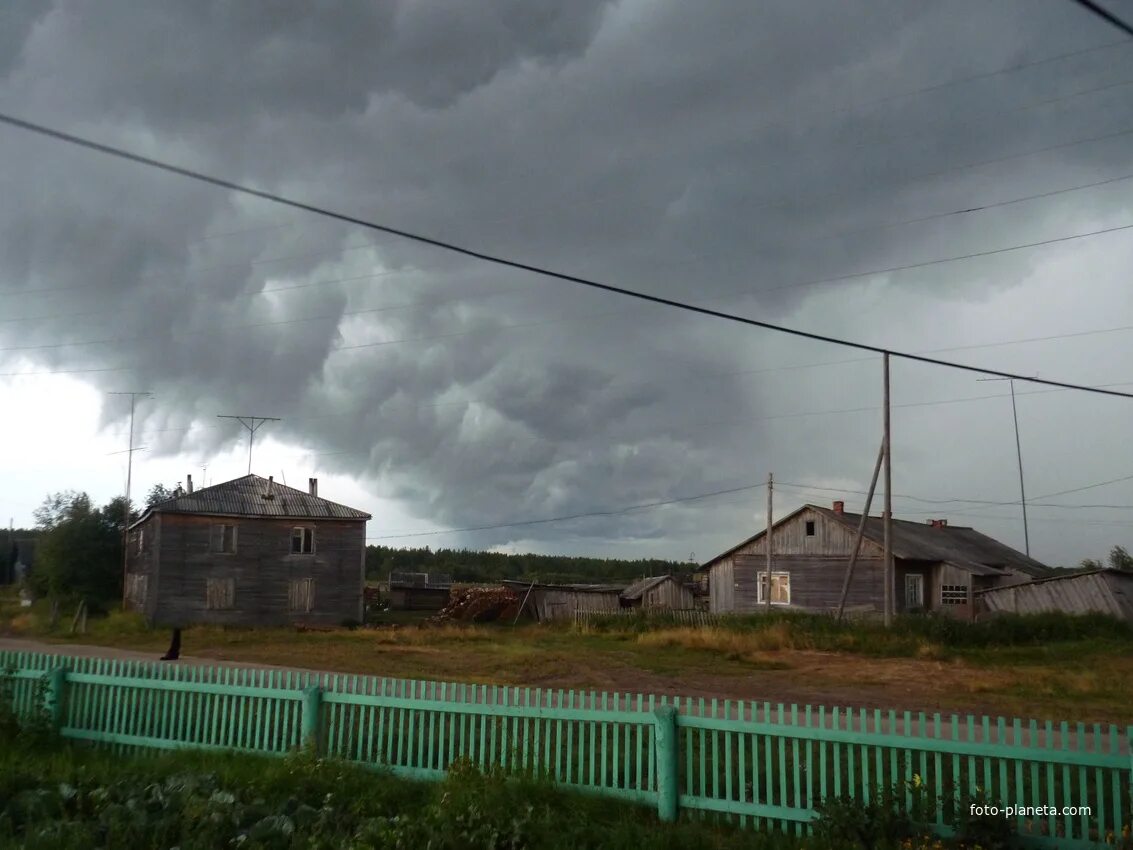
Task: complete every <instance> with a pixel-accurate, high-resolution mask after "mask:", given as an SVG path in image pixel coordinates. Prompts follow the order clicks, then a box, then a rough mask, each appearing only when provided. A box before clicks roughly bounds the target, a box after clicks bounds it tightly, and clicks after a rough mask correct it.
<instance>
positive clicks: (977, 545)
mask: <svg viewBox="0 0 1133 850" xmlns="http://www.w3.org/2000/svg"><path fill="white" fill-rule="evenodd" d="M808 509H809V510H813V511H817V512H818V513H820V514H822V515H823V516H825V517H827V518H829V519H831V520H833V521H834V522H838V523H841V524H842V525H845V526H847V527H849V528H851V529H853V530H854V531H856V530H857V527H858V522H859V520H860V519H861V514H851V513H836V512H835V511H833V510H831V509H830V508H824V507H821V506H819V505H803V506H802V507H801V508H799V509H798V510H797V511H794V512H792V513H791V514H789V515H788V516H785V517H783V518H782V519H781V520H779V521H778V522H777V523H775V526H776V527H778V526H780V525H782V524H783V523H786V522H789V521H791V520H792V519H794V518H795V517H796V516H798V515H799V514H800V513H802V512H803V511H805V510H808ZM763 534H764V532H762V531H760V532H759V533H758V534H754V535H752V536H751V537H749V538H748V539H747V540H743V541H741V542H739V543H737V544H736V545H735V546H733V547H732V548H730V549H728V550H727V551H726V552H723V553H721V554H719V555H717V556H716V557H715V558H713V559H712V560H710V561H707V562H706V563H705V564H704V565H703V566H702V567H700V569H701V570H703V569H707V568H708V567H710V566H711V565H712V564H714V563H716V562H717V561H719V560H721V559H722V558H726V557H727V556H729V555H731V554H732V553H734V552H735V551H736V550H737V549H740V548H742V547H744V546H746V545H748V544H749V543H754V542H755V541H757V540H759V539H761V538H762V537H763ZM863 536H864V537H865V538H866V539H868V540H870V541H871V542H873V543H875V544H877V545H879V546H880V545H882V543H883V540H884V524H883V522H882V519H881V517H875V516H871V517H867V518H866V524H865V529H864V531H863ZM892 544H893V556H894V557H895V558H901V559H902V560H909V561H947V562H948V563H950V564H953V565H955V566H957V567H960V568H961V569H964V570H967V571H968V572H971V573H973V574H975V575H988V576H996V575H1003V574H1004V571H1005V570H1016V571H1018V572H1021V573H1024V574H1026V575H1029V576H1035V577H1045V576H1047V575H1049V574H1050V568H1049V567H1047V566H1046V565H1045V564H1042V563H1040V562H1039V561H1036V560H1035V559H1034V558H1030V557H1028V556H1027V555H1024V554H1023V553H1022V552H1019V551H1017V550H1015V549H1012V548H1011V547H1010V546H1008V545H1007V544H1005V543H1000V542H999V541H998V540H995V539H994V538H991V537H988V536H987V535H986V534H981V533H980V532H978V531H976V530H975V529H973V528H965V527H963V526H956V525H948V526H944V527H943V528H938V527H933V526H931V525H928V524H927V523H920V522H910V521H908V520H903V519H897V518H896V517H894V518H893V524H892Z"/></svg>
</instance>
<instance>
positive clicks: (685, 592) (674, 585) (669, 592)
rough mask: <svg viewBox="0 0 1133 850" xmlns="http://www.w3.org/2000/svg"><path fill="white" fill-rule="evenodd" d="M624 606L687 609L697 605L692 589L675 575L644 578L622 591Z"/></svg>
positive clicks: (674, 609)
mask: <svg viewBox="0 0 1133 850" xmlns="http://www.w3.org/2000/svg"><path fill="white" fill-rule="evenodd" d="M620 599H621V604H622V607H623V608H644V609H668V610H673V611H685V610H689V609H691V608H694V607H696V606H695V603H694V600H693V596H692V591H691V590H689V589H688V588H687V587H685V586H684V585H683V584H681V582H680V581H679V580H678V579H676V578H674V577H673V576H653V577H652V578H643V579H642V580H641V581H638V582H635V583H634V584H631V585H630V586H629V587H627V588H626V589H625V590H623V591H622V593H621V597H620Z"/></svg>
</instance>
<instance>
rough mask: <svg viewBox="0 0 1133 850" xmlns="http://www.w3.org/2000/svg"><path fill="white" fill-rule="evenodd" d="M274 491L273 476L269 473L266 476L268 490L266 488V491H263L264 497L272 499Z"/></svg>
mask: <svg viewBox="0 0 1133 850" xmlns="http://www.w3.org/2000/svg"><path fill="white" fill-rule="evenodd" d="M274 491H275V476H274V475H269V476H268V490H267V492H266V493H264V498H265V499H274V498H275V492H274Z"/></svg>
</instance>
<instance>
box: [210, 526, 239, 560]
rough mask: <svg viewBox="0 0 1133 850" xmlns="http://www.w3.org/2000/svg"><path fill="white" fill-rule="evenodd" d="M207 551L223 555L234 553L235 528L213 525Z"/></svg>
mask: <svg viewBox="0 0 1133 850" xmlns="http://www.w3.org/2000/svg"><path fill="white" fill-rule="evenodd" d="M209 551H210V552H217V553H219V554H223V555H231V554H233V553H235V552H236V526H234V525H214V526H213V527H212V535H211V537H210V539H209Z"/></svg>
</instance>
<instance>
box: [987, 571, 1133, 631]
mask: <svg viewBox="0 0 1133 850" xmlns="http://www.w3.org/2000/svg"><path fill="white" fill-rule="evenodd" d="M979 603H980V609H981V611H983V610H986V611H988V612H991V613H993V614H1038V613H1044V612H1048V611H1061V612H1064V613H1067V614H1089V613H1097V614H1109V615H1110V616H1113V617H1120V618H1122V619H1125V620H1129V621H1131V622H1133V577H1126V576H1121V575H1113V574H1109V573H1090V574H1088V575H1079V576H1072V577H1068V578H1064V579H1060V580H1058V581H1040V582H1035V583H1033V584H1018V585H1014V586H1012V587H1002V588H996V589H994V590H989V591H986V592H984V593H981V594H980V596H979Z"/></svg>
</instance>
